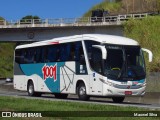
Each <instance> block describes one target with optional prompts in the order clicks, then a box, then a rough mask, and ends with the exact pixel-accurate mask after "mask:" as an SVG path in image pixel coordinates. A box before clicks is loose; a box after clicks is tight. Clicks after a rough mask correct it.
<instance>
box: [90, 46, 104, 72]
mask: <svg viewBox="0 0 160 120" xmlns="http://www.w3.org/2000/svg"><path fill="white" fill-rule="evenodd" d="M90 64H91V67H92V69H93V70H94V71H96V72H98V73H102V66H101V64H102V52H101V50H100V49H97V48H92V53H91V59H90Z"/></svg>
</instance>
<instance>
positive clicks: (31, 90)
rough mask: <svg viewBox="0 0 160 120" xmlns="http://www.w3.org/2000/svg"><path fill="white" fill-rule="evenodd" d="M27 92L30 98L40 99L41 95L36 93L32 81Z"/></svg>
mask: <svg viewBox="0 0 160 120" xmlns="http://www.w3.org/2000/svg"><path fill="white" fill-rule="evenodd" d="M27 92H28V95H29V96H37V97H40V96H41V93H39V92H35V90H34V84H33V82H32V81H29V83H28V86H27Z"/></svg>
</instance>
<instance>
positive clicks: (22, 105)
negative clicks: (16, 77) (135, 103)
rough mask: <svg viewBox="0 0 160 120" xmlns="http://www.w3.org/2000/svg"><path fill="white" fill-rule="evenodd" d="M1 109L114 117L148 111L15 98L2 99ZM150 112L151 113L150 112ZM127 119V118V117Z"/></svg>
mask: <svg viewBox="0 0 160 120" xmlns="http://www.w3.org/2000/svg"><path fill="white" fill-rule="evenodd" d="M0 101H1V102H0V109H1V111H14V112H15V111H21V112H25V111H30V112H32V111H39V112H40V111H50V112H53V113H54V112H56V111H66V112H67V111H73V112H74V111H79V113H80V111H86V112H87V111H106V114H107V111H110V112H112V113H111V114H113V116H114V112H116V111H123V112H127V111H146V109H141V108H136V107H119V106H109V105H98V104H89V103H74V102H64V101H50V100H38V99H24V98H15V97H2V96H1V97H0ZM148 112H149V111H148ZM150 112H156V111H150ZM126 118H127V117H126ZM46 119H47V120H48V119H51V118H45V120H46ZM54 119H58V120H59V119H75V118H73V117H69V118H68V117H67V118H62V117H59V118H54ZM76 119H80V120H81V119H87V120H90V119H92V120H95V119H102V120H106V119H111V120H112V119H118V120H119V119H120V120H121V119H124V118H123V117H120V118H119V117H110V118H107V117H100V118H98V117H97V118H96V117H85V118H84V117H82V118H81V117H76ZM128 119H130V120H134V119H137V118H136V117H135V118H134V117H133V118H128ZM139 119H140V120H149V119H150V118H141V117H139Z"/></svg>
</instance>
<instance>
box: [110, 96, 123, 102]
mask: <svg viewBox="0 0 160 120" xmlns="http://www.w3.org/2000/svg"><path fill="white" fill-rule="evenodd" d="M124 99H125V97H113V98H112V100H113V102H114V103H122V102H123V101H124Z"/></svg>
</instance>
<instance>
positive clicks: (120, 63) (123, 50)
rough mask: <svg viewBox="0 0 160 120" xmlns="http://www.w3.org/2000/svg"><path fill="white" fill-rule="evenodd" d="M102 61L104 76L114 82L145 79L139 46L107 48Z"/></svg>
mask: <svg viewBox="0 0 160 120" xmlns="http://www.w3.org/2000/svg"><path fill="white" fill-rule="evenodd" d="M106 49H107V59H106V60H104V62H103V63H104V74H105V75H106V76H107V77H108V78H109V79H114V80H140V79H144V78H145V75H146V74H145V63H144V58H143V53H142V51H141V49H140V47H139V46H134V47H133V46H108V45H106Z"/></svg>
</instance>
